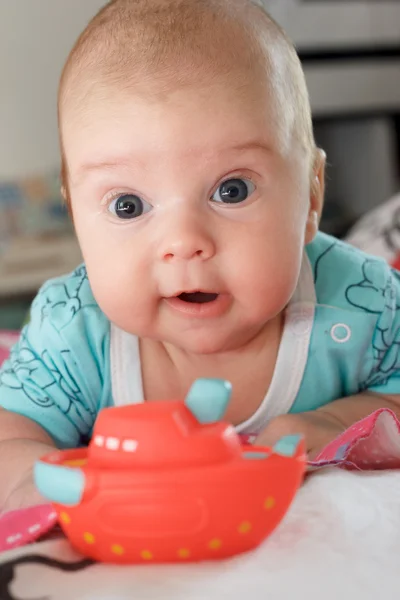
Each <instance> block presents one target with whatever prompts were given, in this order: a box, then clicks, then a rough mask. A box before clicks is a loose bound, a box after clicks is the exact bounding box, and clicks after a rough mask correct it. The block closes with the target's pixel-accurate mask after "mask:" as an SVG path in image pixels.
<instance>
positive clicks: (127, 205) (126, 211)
mask: <svg viewBox="0 0 400 600" xmlns="http://www.w3.org/2000/svg"><path fill="white" fill-rule="evenodd" d="M151 209H152V206H151V205H150V204H149V203H148V202H146V201H145V200H142V198H139V196H135V194H122V195H121V196H118V197H117V198H114V200H113V201H112V202H111V204H110V206H109V207H108V210H109V211H110V212H111V213H112V214H113V215H115V216H116V217H118V219H125V220H128V219H136V218H137V217H140V216H141V215H144V214H146V213H148V212H149V211H150V210H151Z"/></svg>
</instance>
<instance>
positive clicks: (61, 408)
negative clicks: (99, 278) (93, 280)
mask: <svg viewBox="0 0 400 600" xmlns="http://www.w3.org/2000/svg"><path fill="white" fill-rule="evenodd" d="M108 330H109V328H108V323H107V320H106V318H105V317H104V315H103V314H102V313H101V311H100V309H99V307H98V305H97V304H96V302H95V300H94V298H93V295H92V293H91V290H90V287H89V282H88V279H87V274H86V269H85V268H84V267H83V266H82V267H80V268H79V269H77V270H76V271H75V272H74V273H73V274H71V275H68V276H66V277H63V278H59V279H56V280H53V281H51V282H48V283H47V284H45V286H44V287H43V288H42V289H41V290H40V292H39V293H38V295H37V297H36V299H35V300H34V302H33V304H32V309H31V318H30V322H29V324H28V325H26V326H25V327H24V329H23V330H22V333H21V336H20V339H19V341H18V342H17V344H16V345H15V346H14V348H13V349H12V351H11V355H10V358H9V360H7V361H6V362H5V363H4V364H3V366H2V367H1V369H0V406H2V407H3V408H5V409H7V410H10V411H14V412H16V413H19V414H21V415H24V416H26V417H28V418H30V419H32V420H33V421H35V422H37V423H38V424H39V425H41V426H42V427H43V428H44V429H45V431H47V433H48V434H49V435H50V436H51V437H52V438H53V439H54V441H55V443H56V445H57V446H58V447H60V448H68V447H69V448H73V447H77V446H79V445H80V444H82V443H83V442H84V441H85V440H86V438H88V437H89V436H90V434H91V431H92V428H93V424H94V421H95V419H96V416H97V413H98V411H99V409H100V408H101V406H102V405H105V404H107V403H108V402H109V400H110V398H109V397H107V396H109V385H108V383H109V382H108V370H109V368H108V365H107V356H108V355H109V352H108Z"/></svg>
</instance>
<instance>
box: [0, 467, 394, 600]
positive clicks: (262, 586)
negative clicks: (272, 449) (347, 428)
mask: <svg viewBox="0 0 400 600" xmlns="http://www.w3.org/2000/svg"><path fill="white" fill-rule="evenodd" d="M234 501H235V499H234V498H232V502H234ZM32 553H34V554H41V555H43V554H44V555H46V556H49V557H52V558H53V559H54V558H55V559H59V560H61V561H64V562H68V563H69V564H70V563H71V561H76V560H80V558H78V557H77V556H76V554H74V553H73V552H72V551H71V550H70V548H69V547H68V544H67V542H66V541H63V540H57V541H50V542H46V543H41V544H37V545H35V546H31V547H29V548H28V549H27V548H25V549H20V550H16V551H14V552H10V553H8V554H3V555H1V556H0V563H1V564H0V586H1V589H0V599H3V598H9V599H12V598H16V599H18V600H37V599H41V600H42V599H44V598H45V599H46V600H83V599H84V600H89V599H90V600H92V599H93V600H106V599H107V600H128V599H129V600H152V599H157V600H228V599H229V600H243V599H249V600H250V599H251V600H258V599H259V600H261V599H265V600H292V599H294V598H299V600H303V599H304V600H377V599H382V600H395V599H396V600H398V598H399V597H400V591H399V584H400V471H392V472H374V473H371V472H368V473H354V472H353V473H349V472H345V471H341V470H335V469H330V470H325V471H321V472H318V473H316V474H314V475H313V476H312V477H310V478H309V479H308V480H307V481H306V483H305V484H304V486H303V488H302V489H301V490H300V492H299V493H298V496H297V498H296V500H295V502H294V504H293V505H292V507H291V509H290V511H289V513H288V514H287V516H286V518H285V519H284V521H283V523H282V524H281V525H280V527H279V528H278V529H277V530H276V532H275V533H274V534H273V535H272V536H271V537H270V538H269V539H268V540H267V541H266V543H265V544H264V545H263V546H262V547H261V548H259V549H258V550H257V551H256V552H253V553H250V554H247V555H244V556H241V557H239V558H235V559H233V560H230V561H227V562H221V563H213V564H210V563H208V564H197V565H186V566H184V567H183V566H179V567H178V566H177V567H175V566H173V567H165V566H146V567H140V568H138V567H112V566H105V565H90V566H86V568H82V569H81V570H75V571H73V572H66V571H65V569H64V570H60V569H59V567H58V566H57V564H55V565H53V566H49V565H38V564H36V563H32V564H30V562H29V561H30V560H31V559H30V558H29V555H31V554H32ZM22 556H24V557H25V559H24V561H28V562H24V564H18V563H19V560H18V559H19V558H20V557H22ZM11 560H12V561H13V562H10V561H11ZM7 581H8V582H9V583H7ZM7 593H8V594H9V595H8V596H7V595H6V594H7Z"/></svg>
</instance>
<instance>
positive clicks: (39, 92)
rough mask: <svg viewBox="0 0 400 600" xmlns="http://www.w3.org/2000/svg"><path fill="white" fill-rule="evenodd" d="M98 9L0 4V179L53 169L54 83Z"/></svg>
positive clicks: (39, 1)
mask: <svg viewBox="0 0 400 600" xmlns="http://www.w3.org/2000/svg"><path fill="white" fill-rule="evenodd" d="M103 4H105V1H104V0H0V178H2V179H4V178H9V177H14V176H18V175H25V174H30V173H34V172H35V171H42V170H46V169H49V168H54V167H58V163H59V158H58V157H59V154H58V141H57V127H56V96H57V86H58V79H59V76H60V72H61V69H62V66H63V63H64V61H65V59H66V56H67V54H68V52H69V50H70V48H71V46H72V44H73V43H74V41H75V39H76V37H77V36H78V35H79V33H80V32H81V30H82V29H83V28H84V26H85V24H86V23H87V21H88V20H89V19H90V18H91V17H92V16H93V15H94V13H95V12H97V10H98V9H99V8H100V7H101V6H102V5H103Z"/></svg>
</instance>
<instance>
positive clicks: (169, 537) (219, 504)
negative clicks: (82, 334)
mask: <svg viewBox="0 0 400 600" xmlns="http://www.w3.org/2000/svg"><path fill="white" fill-rule="evenodd" d="M210 391H211V393H210ZM204 394H206V396H204ZM229 397H230V387H229V384H227V383H226V382H222V381H220V380H198V381H197V382H196V383H195V385H194V386H193V388H192V390H191V392H190V393H189V396H188V398H187V400H186V402H185V403H184V402H182V401H177V402H175V401H172V402H165V401H162V402H148V403H144V404H140V405H130V406H123V407H118V408H108V409H105V410H103V411H101V413H100V414H99V417H98V419H97V422H96V427H95V431H94V434H93V438H92V441H91V443H90V445H89V447H88V448H83V449H77V450H67V451H59V452H55V453H52V454H51V455H50V456H47V457H45V458H43V460H41V461H40V462H38V463H37V464H36V467H35V480H36V484H37V487H38V489H39V490H40V492H41V493H42V495H44V496H46V497H47V498H49V499H50V500H52V501H53V502H54V504H55V508H56V510H57V512H58V515H59V520H60V523H61V526H62V528H63V530H64V532H65V533H66V535H67V536H68V538H69V539H70V541H71V543H72V544H73V546H74V547H75V548H76V549H77V550H78V551H79V552H81V553H82V554H84V555H86V556H89V557H92V558H94V559H95V560H100V561H104V562H113V563H143V562H151V561H154V562H182V561H198V560H204V559H217V558H218V559H221V558H226V557H229V556H232V555H235V554H238V553H241V552H244V551H247V550H250V549H252V548H255V547H256V546H258V545H259V544H260V543H261V542H262V541H263V540H264V539H265V537H266V536H267V535H269V534H270V533H271V531H272V530H273V529H274V528H275V527H276V526H277V525H278V523H279V522H280V521H281V519H282V517H283V516H284V514H285V513H286V511H287V509H288V507H289V505H290V503H291V501H292V499H293V496H294V495H295V492H296V490H297V489H298V487H299V485H300V484H301V481H302V477H303V474H304V469H305V455H304V445H303V442H302V441H301V440H300V438H298V437H297V436H293V437H291V438H283V440H281V441H280V442H279V443H278V444H277V445H276V446H275V447H274V448H273V449H269V448H254V447H251V446H247V447H246V446H242V445H241V443H240V440H239V437H238V436H237V434H236V433H235V430H234V429H233V427H232V426H230V425H228V424H227V423H224V422H222V421H219V420H218V419H216V418H215V416H220V414H221V413H222V414H223V413H224V412H225V407H226V404H227V402H228V401H229ZM202 398H203V400H204V399H205V401H204V402H203V403H201V399H202ZM210 400H211V401H210ZM205 412H208V413H209V414H208V416H205V414H204V413H205ZM210 413H213V415H212V416H210Z"/></svg>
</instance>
